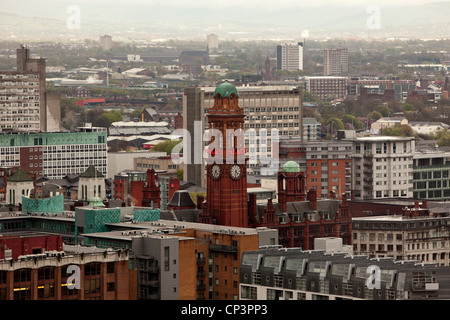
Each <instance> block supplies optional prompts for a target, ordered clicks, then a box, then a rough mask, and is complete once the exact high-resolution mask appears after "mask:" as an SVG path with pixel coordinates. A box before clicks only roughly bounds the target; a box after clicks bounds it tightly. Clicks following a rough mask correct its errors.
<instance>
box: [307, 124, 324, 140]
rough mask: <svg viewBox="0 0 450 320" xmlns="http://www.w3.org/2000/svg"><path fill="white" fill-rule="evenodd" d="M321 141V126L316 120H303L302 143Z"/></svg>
mask: <svg viewBox="0 0 450 320" xmlns="http://www.w3.org/2000/svg"><path fill="white" fill-rule="evenodd" d="M321 139H322V125H321V124H320V122H319V121H317V119H316V118H303V141H319V140H321Z"/></svg>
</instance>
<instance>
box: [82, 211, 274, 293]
mask: <svg viewBox="0 0 450 320" xmlns="http://www.w3.org/2000/svg"><path fill="white" fill-rule="evenodd" d="M110 227H111V230H112V231H110V232H99V233H90V234H86V235H84V237H85V239H86V238H87V239H88V242H89V244H90V245H96V246H98V247H104V246H105V247H108V246H113V247H120V248H122V247H129V248H131V249H132V252H133V254H134V255H133V257H132V261H133V262H132V263H133V265H134V267H135V268H136V269H137V272H138V274H137V277H138V299H143V300H237V299H238V297H239V266H240V257H241V256H242V253H243V252H246V251H251V250H257V249H258V248H259V247H260V246H266V245H277V244H278V232H277V231H276V230H272V229H267V228H256V229H253V228H237V227H228V226H218V225H211V224H204V223H191V222H183V221H172V220H163V219H160V220H157V221H153V222H150V221H148V222H140V223H136V222H135V223H131V222H128V223H115V224H110Z"/></svg>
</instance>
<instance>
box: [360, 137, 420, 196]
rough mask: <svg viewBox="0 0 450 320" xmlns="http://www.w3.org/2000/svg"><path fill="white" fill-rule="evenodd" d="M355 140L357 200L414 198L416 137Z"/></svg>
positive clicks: (362, 138) (363, 138)
mask: <svg viewBox="0 0 450 320" xmlns="http://www.w3.org/2000/svg"><path fill="white" fill-rule="evenodd" d="M353 143H354V154H353V168H354V169H353V172H352V174H353V179H352V180H353V189H354V190H353V194H352V197H353V198H354V199H355V200H358V199H360V200H363V199H382V198H412V197H413V154H414V150H415V142H414V138H411V137H385V136H377V137H361V138H356V139H355V140H353Z"/></svg>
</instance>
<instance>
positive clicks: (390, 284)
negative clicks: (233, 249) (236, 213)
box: [239, 248, 450, 300]
mask: <svg viewBox="0 0 450 320" xmlns="http://www.w3.org/2000/svg"><path fill="white" fill-rule="evenodd" d="M372 270H375V271H377V272H379V273H377V276H373V275H372V272H373V271H372ZM449 272H450V268H449V267H447V266H445V267H443V266H436V265H434V264H419V263H417V261H394V260H393V259H392V258H379V259H368V257H367V256H361V255H349V254H347V253H345V252H335V253H327V252H325V251H324V250H313V251H302V250H301V249H300V248H296V249H292V250H286V249H285V248H262V249H260V250H257V251H252V252H244V254H243V256H242V259H241V267H240V276H239V280H240V284H239V286H240V290H239V299H240V300H435V299H448V298H449V293H448V291H447V290H446V288H448V286H449V285H450V282H449V281H450V280H449V278H448V274H449Z"/></svg>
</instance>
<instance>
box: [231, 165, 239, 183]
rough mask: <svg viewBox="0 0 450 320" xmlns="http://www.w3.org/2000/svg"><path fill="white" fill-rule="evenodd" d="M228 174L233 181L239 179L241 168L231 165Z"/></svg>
mask: <svg viewBox="0 0 450 320" xmlns="http://www.w3.org/2000/svg"><path fill="white" fill-rule="evenodd" d="M230 174H231V177H232V178H233V179H236V180H237V179H239V178H240V177H241V174H242V169H241V166H238V165H237V164H235V165H233V166H232V167H231V170H230Z"/></svg>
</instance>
